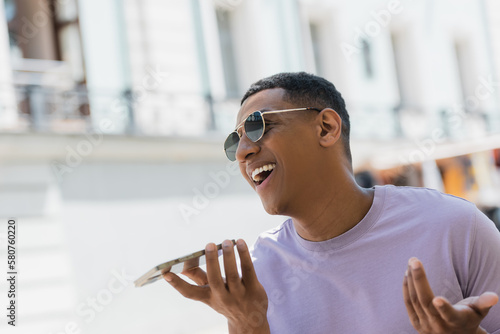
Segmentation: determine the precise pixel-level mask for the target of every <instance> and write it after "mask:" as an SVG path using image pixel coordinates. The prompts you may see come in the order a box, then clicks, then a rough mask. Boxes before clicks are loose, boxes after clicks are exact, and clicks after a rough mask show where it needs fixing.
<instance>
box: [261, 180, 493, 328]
mask: <svg viewBox="0 0 500 334" xmlns="http://www.w3.org/2000/svg"><path fill="white" fill-rule="evenodd" d="M252 256H253V260H254V265H255V269H256V271H257V276H258V278H259V281H260V282H261V283H262V285H263V286H264V288H265V289H266V292H267V296H268V298H269V309H268V321H269V323H270V326H271V333H273V334H277V333H286V334H291V333H300V334H304V333H307V334H316V333H381V334H382V333H383V334H387V333H396V334H404V333H416V331H415V330H414V329H413V327H412V326H411V324H410V321H409V319H408V315H407V313H406V308H405V305H404V302H403V295H402V283H403V277H404V272H405V270H406V268H407V263H408V259H410V258H411V257H413V256H416V257H418V258H419V259H420V260H421V261H422V263H423V264H424V268H425V269H426V272H427V276H428V279H429V282H430V285H431V287H432V289H433V291H434V294H435V295H441V296H445V297H446V298H448V300H450V301H451V302H452V303H456V302H458V301H459V300H461V299H463V298H466V297H469V296H477V295H480V294H481V293H483V292H485V291H494V292H496V293H497V294H500V233H499V232H498V230H497V229H496V227H495V226H494V224H493V223H492V222H491V221H490V220H489V219H488V218H486V216H484V215H483V214H482V213H481V212H480V211H479V210H477V209H476V207H475V206H474V205H473V204H472V203H470V202H467V201H466V200H463V199H460V198H457V197H453V196H450V195H445V194H442V193H440V192H438V191H435V190H431V189H425V188H410V187H394V186H377V187H375V197H374V201H373V204H372V206H371V208H370V210H369V211H368V213H367V214H366V216H365V217H364V218H363V220H361V221H360V222H359V224H357V225H356V226H355V227H354V228H352V229H351V230H349V231H347V232H346V233H344V234H342V235H340V236H338V237H336V238H333V239H330V240H326V241H322V242H311V241H307V240H305V239H302V238H301V237H300V236H299V235H298V234H297V232H296V230H295V228H294V226H293V223H292V221H291V220H287V221H285V222H284V223H283V224H282V225H281V226H279V227H277V228H276V229H274V230H271V231H268V232H266V233H263V234H262V235H261V236H260V237H259V239H258V240H257V242H256V243H255V245H254V248H253V251H252ZM481 326H482V327H483V328H484V329H486V331H487V332H488V333H496V334H497V333H500V305H496V306H494V307H493V308H492V309H491V311H490V313H489V314H488V316H487V317H486V318H485V319H484V320H483V322H482V323H481Z"/></svg>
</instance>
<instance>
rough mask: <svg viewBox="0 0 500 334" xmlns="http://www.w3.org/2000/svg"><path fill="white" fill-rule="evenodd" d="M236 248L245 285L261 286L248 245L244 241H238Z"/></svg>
mask: <svg viewBox="0 0 500 334" xmlns="http://www.w3.org/2000/svg"><path fill="white" fill-rule="evenodd" d="M236 247H237V248H238V254H239V255H240V260H241V275H242V278H243V284H245V285H247V286H252V285H255V284H259V281H258V280H257V275H256V274H255V269H254V267H253V263H252V258H251V256H250V252H249V251H248V246H247V244H246V243H245V241H244V240H242V239H238V241H236Z"/></svg>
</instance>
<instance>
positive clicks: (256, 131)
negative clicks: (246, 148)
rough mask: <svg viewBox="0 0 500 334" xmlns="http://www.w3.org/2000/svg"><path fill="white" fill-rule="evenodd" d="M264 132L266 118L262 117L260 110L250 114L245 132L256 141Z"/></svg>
mask: <svg viewBox="0 0 500 334" xmlns="http://www.w3.org/2000/svg"><path fill="white" fill-rule="evenodd" d="M263 132H264V119H263V118H262V115H261V114H260V112H258V111H256V112H254V113H253V114H251V115H250V116H248V118H247V120H246V121H245V133H246V134H247V137H248V138H249V139H250V140H251V141H253V142H256V141H257V140H259V139H260V138H261V137H262V135H263Z"/></svg>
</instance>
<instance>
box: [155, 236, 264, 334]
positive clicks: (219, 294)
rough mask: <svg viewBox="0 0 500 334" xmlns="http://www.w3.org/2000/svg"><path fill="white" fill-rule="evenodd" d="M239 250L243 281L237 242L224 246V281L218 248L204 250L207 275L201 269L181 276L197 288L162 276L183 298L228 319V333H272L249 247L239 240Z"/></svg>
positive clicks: (211, 246)
mask: <svg viewBox="0 0 500 334" xmlns="http://www.w3.org/2000/svg"><path fill="white" fill-rule="evenodd" d="M236 246H237V249H238V253H239V256H240V260H241V275H242V276H241V277H240V275H239V273H238V268H237V264H236V257H235V253H234V241H230V240H225V241H224V242H223V243H222V253H223V256H224V258H223V262H224V271H225V273H226V278H225V280H224V278H223V277H222V274H221V270H220V265H219V259H218V250H217V248H218V246H216V245H215V244H213V243H211V244H208V245H207V246H206V247H205V256H206V263H207V271H206V272H205V271H203V270H202V269H201V268H199V267H195V268H192V269H190V270H188V271H183V272H182V273H183V274H184V275H186V276H187V277H189V278H190V279H192V280H193V281H194V282H195V283H196V284H197V285H192V284H189V283H188V282H186V281H184V280H183V279H181V278H180V277H179V276H177V275H176V274H174V273H173V272H167V273H165V274H163V277H164V278H165V280H166V281H167V282H169V283H170V285H172V287H173V288H174V289H176V290H177V291H179V292H180V293H181V294H182V295H183V296H184V297H186V298H189V299H193V300H197V301H201V302H203V303H205V304H207V305H208V306H210V307H211V308H213V309H214V310H215V311H217V312H219V313H221V314H222V315H224V316H225V317H226V318H227V319H228V327H229V333H237V332H238V333H241V332H245V330H248V331H249V332H251V333H270V329H269V324H268V322H267V306H268V299H267V294H266V291H265V290H264V287H263V286H262V284H260V282H259V281H258V279H257V275H256V273H255V270H254V267H253V263H252V259H251V256H250V252H249V250H248V247H247V245H246V243H245V242H244V241H243V240H241V239H239V240H238V241H236Z"/></svg>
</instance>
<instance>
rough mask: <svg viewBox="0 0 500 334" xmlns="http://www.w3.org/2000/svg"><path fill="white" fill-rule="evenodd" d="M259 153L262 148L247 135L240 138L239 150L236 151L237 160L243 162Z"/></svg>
mask: <svg viewBox="0 0 500 334" xmlns="http://www.w3.org/2000/svg"><path fill="white" fill-rule="evenodd" d="M259 151H260V146H259V145H258V143H254V142H253V141H251V140H250V139H249V138H248V137H247V136H246V134H243V135H242V136H241V138H240V142H239V144H238V148H237V149H236V160H238V161H239V162H243V161H245V160H247V159H248V158H249V157H250V156H252V155H253V154H257V153H258V152H259Z"/></svg>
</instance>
